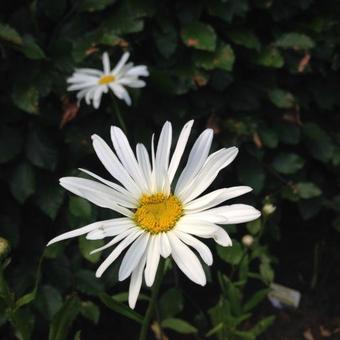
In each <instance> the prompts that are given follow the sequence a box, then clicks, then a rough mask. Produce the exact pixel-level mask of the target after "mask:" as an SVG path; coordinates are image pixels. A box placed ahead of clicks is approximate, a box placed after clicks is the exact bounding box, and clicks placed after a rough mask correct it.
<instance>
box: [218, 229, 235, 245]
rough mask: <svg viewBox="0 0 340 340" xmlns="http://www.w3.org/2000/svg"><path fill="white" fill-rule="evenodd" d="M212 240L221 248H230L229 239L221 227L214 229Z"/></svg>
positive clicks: (230, 242)
mask: <svg viewBox="0 0 340 340" xmlns="http://www.w3.org/2000/svg"><path fill="white" fill-rule="evenodd" d="M214 240H215V242H216V243H218V244H219V245H221V246H223V247H230V246H232V241H231V238H230V237H229V235H228V233H227V232H226V231H225V230H224V229H223V228H221V227H218V228H217V229H216V232H215V234H214Z"/></svg>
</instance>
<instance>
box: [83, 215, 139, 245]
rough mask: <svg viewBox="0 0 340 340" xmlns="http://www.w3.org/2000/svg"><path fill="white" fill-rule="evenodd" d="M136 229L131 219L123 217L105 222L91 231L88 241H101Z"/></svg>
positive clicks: (87, 236)
mask: <svg viewBox="0 0 340 340" xmlns="http://www.w3.org/2000/svg"><path fill="white" fill-rule="evenodd" d="M133 227H135V224H134V223H133V221H132V220H131V219H130V218H126V217H121V218H114V219H112V220H108V221H105V223H104V222H103V223H102V224H101V225H100V226H98V228H97V229H95V230H92V231H90V232H89V233H88V234H87V235H86V238H87V239H88V240H99V239H103V238H105V237H112V236H115V235H118V234H121V233H123V232H125V231H127V230H128V229H130V228H133Z"/></svg>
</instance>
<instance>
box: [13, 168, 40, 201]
mask: <svg viewBox="0 0 340 340" xmlns="http://www.w3.org/2000/svg"><path fill="white" fill-rule="evenodd" d="M35 181H36V179H35V174H34V169H33V167H32V166H31V165H30V164H29V163H27V162H23V163H20V164H19V165H18V166H17V167H16V169H15V170H14V173H13V175H12V178H11V182H10V188H11V192H12V194H13V196H14V197H15V198H16V199H17V201H19V202H20V203H24V202H25V201H26V199H27V198H28V197H30V196H31V195H32V194H33V193H34V191H35V185H36V184H35Z"/></svg>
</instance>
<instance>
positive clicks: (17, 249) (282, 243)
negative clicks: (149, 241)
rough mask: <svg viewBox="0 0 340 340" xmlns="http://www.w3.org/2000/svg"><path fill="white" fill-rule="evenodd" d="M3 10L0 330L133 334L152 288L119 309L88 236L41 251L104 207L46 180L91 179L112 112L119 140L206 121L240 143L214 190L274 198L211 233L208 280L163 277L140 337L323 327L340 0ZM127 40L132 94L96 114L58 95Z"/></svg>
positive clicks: (9, 5)
mask: <svg viewBox="0 0 340 340" xmlns="http://www.w3.org/2000/svg"><path fill="white" fill-rule="evenodd" d="M0 13H1V14H0V19H1V20H0V53H1V54H0V58H1V63H0V74H1V80H2V81H1V84H0V87H1V95H0V104H1V112H2V113H1V120H0V124H1V125H0V129H1V133H0V141H1V142H0V164H1V172H0V178H1V182H0V185H1V196H2V199H1V201H2V204H1V208H0V236H1V237H2V238H1V239H0V253H1V261H2V265H1V268H2V269H1V272H0V274H1V275H0V285H1V288H0V326H1V334H3V335H4V336H5V337H4V338H6V339H12V338H15V337H17V338H19V339H30V338H32V339H40V338H42V339H47V338H48V339H50V340H54V339H58V340H59V339H80V338H81V339H92V338H93V336H97V338H98V339H106V338H108V337H111V336H112V334H115V336H116V337H117V338H123V337H126V336H129V337H130V338H136V336H137V333H138V327H139V326H138V323H139V322H140V321H141V318H142V315H143V314H144V312H145V307H146V300H147V299H148V296H149V291H148V290H146V289H143V293H144V294H145V295H144V296H143V295H142V296H141V299H140V302H139V303H138V305H137V309H136V312H132V311H130V310H129V309H128V308H127V307H126V293H124V292H126V290H127V284H126V283H125V282H123V283H118V282H117V275H116V274H117V268H118V265H119V261H118V262H117V264H115V265H114V266H112V268H111V270H110V271H109V272H108V273H107V274H106V275H105V276H104V278H103V279H102V280H97V279H96V278H95V276H94V271H95V268H96V266H97V262H98V261H99V260H100V258H99V256H98V257H95V256H89V255H88V252H89V251H90V250H91V249H93V248H95V247H97V246H98V244H95V242H88V241H86V240H85V239H80V240H79V242H78V240H72V241H69V242H62V243H60V244H57V245H55V246H53V247H51V248H48V249H47V250H45V245H46V243H47V241H48V240H49V239H51V238H52V237H53V236H55V235H57V234H59V233H61V232H63V231H65V230H69V229H71V228H75V227H78V226H81V225H84V224H86V223H90V222H91V221H94V220H96V219H100V218H105V217H107V216H109V212H107V211H103V210H102V209H97V208H96V207H94V206H92V205H90V204H88V203H87V202H86V201H84V200H82V199H80V198H76V197H73V196H72V195H69V194H68V193H66V192H65V191H64V190H62V189H61V188H59V186H58V178H60V177H62V176H65V175H70V174H76V175H78V174H79V173H78V171H77V170H76V169H77V168H79V167H84V168H88V169H91V170H93V171H96V172H98V173H102V174H103V175H105V176H106V174H105V173H104V172H103V169H102V168H101V167H100V165H99V162H98V160H97V159H96V157H95V155H94V152H93V150H92V148H91V143H90V136H91V134H93V133H97V134H99V135H101V136H103V137H105V138H106V139H107V140H108V137H109V135H108V131H109V126H110V125H111V124H118V125H120V124H121V123H120V121H119V120H118V117H119V116H122V117H123V119H124V121H125V125H126V127H127V130H128V135H129V138H130V140H131V142H132V143H135V142H136V141H143V142H145V143H149V138H150V136H151V133H152V132H154V131H159V130H160V127H161V126H162V124H163V123H164V121H165V120H167V119H168V120H170V121H172V123H173V124H174V127H175V133H178V132H179V129H180V127H181V126H182V125H183V124H184V122H186V121H187V120H189V119H191V118H194V119H195V120H196V123H195V131H194V134H196V135H197V134H198V133H199V132H200V131H201V130H202V129H204V128H205V127H206V126H208V127H211V128H213V129H214V131H215V142H214V143H215V144H214V146H213V148H214V149H216V148H218V147H221V146H230V145H237V146H239V147H240V150H241V152H240V156H239V157H238V159H237V160H236V161H235V162H234V164H233V165H232V166H230V167H229V169H227V170H226V171H225V172H223V174H222V175H220V176H219V178H218V179H217V180H216V183H215V184H214V185H215V186H216V187H219V186H221V185H223V186H228V185H237V184H238V183H242V184H246V185H250V186H252V187H253V188H254V192H253V193H252V194H250V195H247V197H245V198H244V201H245V202H247V203H250V204H254V205H255V206H257V207H258V208H259V209H261V208H262V207H267V208H264V211H268V210H266V209H268V207H270V204H273V205H275V206H276V211H275V212H274V213H273V214H266V213H264V214H263V217H262V219H261V220H259V221H257V222H254V223H249V224H248V225H246V226H238V227H237V228H236V227H235V226H228V229H227V230H228V231H229V232H230V233H231V235H232V237H233V239H234V240H235V241H234V246H233V247H232V248H230V249H223V248H218V247H216V246H215V245H214V243H211V244H209V246H210V247H211V248H212V249H213V250H214V254H215V256H214V258H215V263H214V266H213V267H212V268H211V269H210V271H209V269H208V268H206V270H207V275H208V277H209V283H208V286H207V287H206V288H204V289H202V288H200V287H196V286H194V285H193V284H191V283H190V282H188V281H187V280H186V279H185V278H183V277H182V275H181V274H180V273H179V272H178V271H177V270H176V268H170V269H169V270H168V273H167V275H166V278H165V282H164V285H163V288H162V295H161V297H160V299H159V302H158V306H157V315H156V316H157V317H156V319H155V322H154V323H153V325H152V332H150V337H155V338H157V339H166V337H165V336H168V337H169V338H172V339H174V338H175V339H194V338H196V339H200V338H207V337H211V338H214V337H215V338H217V339H255V338H257V337H261V338H263V339H273V338H275V339H281V338H282V339H285V336H286V338H289V339H300V338H301V336H302V334H305V335H304V336H307V335H308V334H307V333H308V332H309V335H310V334H312V336H313V335H314V336H315V337H316V338H318V336H326V335H328V336H333V335H334V334H335V333H336V332H338V330H339V329H338V328H336V327H339V312H340V311H339V306H340V303H339V295H338V294H336V289H337V284H336V283H337V282H339V281H338V280H339V276H340V275H339V274H340V273H339V263H340V258H339V251H338V247H339V231H340V195H339V186H340V177H339V173H340V172H339V169H340V167H339V165H340V130H339V126H340V116H339V106H340V93H339V67H340V22H339V17H340V5H339V2H338V1H335V0H330V1H327V2H319V1H316V0H314V1H313V0H294V1H292V0H289V1H287V0H285V1H283V0H252V1H250V0H249V1H248V0H224V1H222V0H210V1H203V0H196V1H193V0H192V1H189V0H188V1H152V0H147V1H138V0H120V1H112V0H83V1H77V0H53V1H39V0H33V1H26V0H14V1H6V2H5V1H3V2H1V4H0ZM125 50H128V51H130V52H131V55H132V57H131V59H132V60H133V61H134V62H135V63H136V64H146V65H148V67H149V69H150V71H151V76H150V78H148V79H147V87H146V88H143V89H141V90H134V91H130V93H132V97H133V103H134V104H133V106H132V107H131V108H129V107H126V106H125V104H124V103H121V102H118V101H113V100H112V98H110V97H109V96H108V97H105V98H104V100H103V101H102V104H101V107H100V109H99V110H94V109H93V108H92V107H89V106H86V105H85V104H84V103H82V104H81V105H80V108H78V107H77V106H76V102H75V98H74V96H73V94H70V93H67V91H66V81H65V80H66V78H67V77H68V76H70V74H71V73H72V72H73V70H74V68H75V67H80V66H87V67H90V66H91V67H99V68H100V67H101V61H100V56H101V53H102V52H103V51H108V52H109V54H110V56H111V59H112V60H113V61H116V60H118V58H119V57H120V55H121V54H122V52H123V51H125ZM245 234H251V235H252V236H253V238H254V240H255V241H254V243H253V245H252V246H251V247H246V246H244V245H243V244H242V242H241V239H242V236H243V235H245ZM8 245H9V246H10V249H8V248H9V247H8ZM273 280H275V282H278V283H281V284H284V285H287V286H289V287H292V288H295V289H298V290H299V291H301V293H302V302H301V306H300V308H299V309H298V310H297V311H289V310H288V311H278V310H275V309H274V308H272V307H271V306H270V305H269V303H268V302H266V299H265V297H266V294H267V293H268V289H267V288H268V285H269V284H270V282H272V281H273ZM274 320H275V321H274ZM270 325H271V327H270V328H268V327H269V326H270ZM287 325H289V327H287ZM303 332H304V333H303ZM306 332H307V333H306ZM320 332H321V333H320ZM327 332H328V333H327ZM165 334H166V335H165ZM261 334H262V335H261ZM306 334H307V335H306ZM320 334H321V335H320ZM334 336H335V335H334Z"/></svg>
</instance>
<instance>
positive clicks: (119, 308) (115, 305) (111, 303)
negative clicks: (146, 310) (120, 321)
mask: <svg viewBox="0 0 340 340" xmlns="http://www.w3.org/2000/svg"><path fill="white" fill-rule="evenodd" d="M99 298H100V300H101V301H102V302H103V303H104V305H105V306H106V307H108V308H110V309H111V310H113V311H114V312H116V313H118V314H121V315H123V316H125V317H127V318H128V319H131V320H134V321H136V322H138V323H139V324H143V317H142V316H141V315H140V314H138V313H137V312H135V311H134V310H133V309H131V308H130V307H128V306H126V305H124V304H123V303H120V302H118V301H115V300H114V299H112V297H111V296H110V295H108V294H106V293H101V294H100V295H99Z"/></svg>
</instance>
